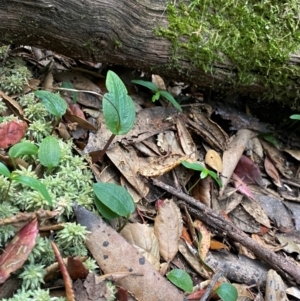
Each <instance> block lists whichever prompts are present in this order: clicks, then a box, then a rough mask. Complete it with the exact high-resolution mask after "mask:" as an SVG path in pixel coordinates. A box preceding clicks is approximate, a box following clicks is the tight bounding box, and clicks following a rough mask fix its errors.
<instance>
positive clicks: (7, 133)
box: [0, 120, 28, 148]
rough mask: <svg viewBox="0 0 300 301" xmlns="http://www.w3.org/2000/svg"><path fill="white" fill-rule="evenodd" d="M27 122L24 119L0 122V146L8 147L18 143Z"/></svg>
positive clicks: (24, 131)
mask: <svg viewBox="0 0 300 301" xmlns="http://www.w3.org/2000/svg"><path fill="white" fill-rule="evenodd" d="M27 127H28V126H27V123H26V122H24V121H14V120H12V121H10V122H8V123H1V124H0V148H8V147H10V146H12V145H14V144H16V143H18V142H19V141H20V140H21V139H22V138H23V137H24V136H25V133H26V130H27Z"/></svg>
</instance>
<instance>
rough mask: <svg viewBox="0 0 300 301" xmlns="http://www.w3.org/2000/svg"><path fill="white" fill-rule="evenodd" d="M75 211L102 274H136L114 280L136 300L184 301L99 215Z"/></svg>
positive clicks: (76, 209) (82, 209)
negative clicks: (84, 227) (127, 272)
mask: <svg viewBox="0 0 300 301" xmlns="http://www.w3.org/2000/svg"><path fill="white" fill-rule="evenodd" d="M74 211H75V215H76V217H77V221H78V222H79V223H80V224H81V225H83V226H86V227H87V230H88V231H90V233H89V234H88V235H87V238H88V239H87V240H86V245H87V247H88V249H89V250H90V252H91V253H92V255H93V257H94V258H95V260H96V261H97V263H98V264H99V266H100V268H101V269H102V270H103V272H104V273H113V272H122V271H123V272H124V271H125V272H126V271H129V272H132V273H135V274H136V276H135V275H130V276H128V277H125V278H122V279H118V280H116V284H117V285H120V286H122V287H124V288H125V289H127V290H128V291H129V292H130V293H132V294H133V295H134V296H135V297H136V298H137V299H138V300H147V301H157V300H172V301H183V298H184V296H183V294H182V293H180V292H179V291H178V290H177V289H176V288H175V287H174V286H173V285H172V284H171V283H170V282H168V281H167V280H166V279H165V278H164V277H162V276H161V275H160V274H159V273H158V272H157V271H156V270H155V269H154V268H153V267H152V265H151V264H150V263H149V262H148V261H147V260H146V259H145V257H144V256H142V255H141V254H140V253H139V252H138V251H137V250H136V249H135V248H134V247H133V246H131V245H130V244H129V243H128V242H127V241H126V240H125V239H124V238H123V237H122V236H121V235H120V234H119V233H117V232H116V231H115V230H114V229H112V228H111V227H110V226H108V225H107V224H106V223H105V222H104V221H103V220H102V219H101V218H100V217H99V216H96V215H95V214H93V213H91V212H89V211H88V210H86V209H84V208H82V207H79V206H78V207H75V208H74ZM137 275H140V276H137ZM141 275H142V276H141Z"/></svg>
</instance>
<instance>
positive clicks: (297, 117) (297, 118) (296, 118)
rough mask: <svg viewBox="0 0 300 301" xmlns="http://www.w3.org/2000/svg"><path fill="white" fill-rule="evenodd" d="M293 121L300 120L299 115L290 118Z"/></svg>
mask: <svg viewBox="0 0 300 301" xmlns="http://www.w3.org/2000/svg"><path fill="white" fill-rule="evenodd" d="M290 118H291V119H295V120H300V115H299V114H294V115H291V116H290Z"/></svg>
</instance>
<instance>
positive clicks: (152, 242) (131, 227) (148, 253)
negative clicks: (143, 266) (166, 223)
mask: <svg viewBox="0 0 300 301" xmlns="http://www.w3.org/2000/svg"><path fill="white" fill-rule="evenodd" d="M121 235H122V236H123V237H124V238H125V239H126V240H127V241H128V242H129V243H130V244H131V245H132V246H134V247H135V248H136V249H137V250H138V251H139V252H140V253H141V254H142V255H143V256H145V258H146V259H147V260H148V261H149V262H150V263H151V264H152V265H153V267H154V268H155V269H156V270H157V271H158V270H159V259H160V258H159V246H158V239H157V237H156V236H155V234H154V230H153V228H151V227H149V226H147V225H144V224H139V223H133V224H127V225H126V226H125V227H124V229H123V230H122V231H121Z"/></svg>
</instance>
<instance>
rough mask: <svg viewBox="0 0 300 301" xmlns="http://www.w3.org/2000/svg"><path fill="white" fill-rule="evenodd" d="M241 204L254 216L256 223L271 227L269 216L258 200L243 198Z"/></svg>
mask: <svg viewBox="0 0 300 301" xmlns="http://www.w3.org/2000/svg"><path fill="white" fill-rule="evenodd" d="M241 205H242V206H243V207H244V209H245V210H246V211H247V212H248V213H249V214H250V215H251V216H252V217H254V218H255V220H256V221H257V222H258V223H260V224H262V225H264V226H266V227H267V228H271V224H270V221H269V218H268V216H267V214H266V213H265V211H264V209H263V207H262V206H261V205H260V204H259V203H258V202H256V201H255V200H253V199H250V198H243V199H242V201H241Z"/></svg>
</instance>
